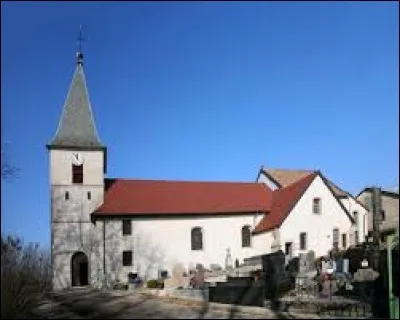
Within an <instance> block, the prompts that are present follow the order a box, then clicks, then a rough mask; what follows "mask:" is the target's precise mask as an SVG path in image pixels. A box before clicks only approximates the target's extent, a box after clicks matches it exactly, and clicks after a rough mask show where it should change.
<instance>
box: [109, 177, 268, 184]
mask: <svg viewBox="0 0 400 320" xmlns="http://www.w3.org/2000/svg"><path fill="white" fill-rule="evenodd" d="M105 180H117V181H131V182H176V183H229V184H250V185H259V184H260V183H258V182H252V181H219V180H169V179H140V178H133V179H130V178H105ZM260 185H261V184H260Z"/></svg>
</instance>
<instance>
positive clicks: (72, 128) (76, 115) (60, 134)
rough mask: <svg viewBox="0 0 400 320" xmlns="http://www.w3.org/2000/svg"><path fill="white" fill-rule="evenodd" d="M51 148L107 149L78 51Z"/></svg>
mask: <svg viewBox="0 0 400 320" xmlns="http://www.w3.org/2000/svg"><path fill="white" fill-rule="evenodd" d="M47 147H48V148H49V149H58V148H79V149H91V150H93V149H96V150H99V149H105V147H104V145H103V144H102V143H101V142H100V139H99V136H98V134H97V130H96V125H95V122H94V118H93V114H92V109H91V105H90V100H89V94H88V91H87V87H86V81H85V75H84V72H83V54H82V53H81V52H78V53H77V57H76V68H75V73H74V76H73V78H72V82H71V85H70V88H69V92H68V95H67V99H66V101H65V104H64V107H63V110H62V114H61V118H60V122H59V124H58V129H57V132H56V134H55V136H54V138H53V140H52V141H51V142H50V143H49V144H48V145H47Z"/></svg>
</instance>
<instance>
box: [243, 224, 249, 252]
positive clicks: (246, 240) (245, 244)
mask: <svg viewBox="0 0 400 320" xmlns="http://www.w3.org/2000/svg"><path fill="white" fill-rule="evenodd" d="M250 245H251V230H250V226H244V227H242V247H243V248H245V247H250Z"/></svg>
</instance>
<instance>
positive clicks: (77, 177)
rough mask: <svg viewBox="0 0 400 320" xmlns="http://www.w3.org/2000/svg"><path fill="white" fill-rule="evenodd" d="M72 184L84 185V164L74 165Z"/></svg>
mask: <svg viewBox="0 0 400 320" xmlns="http://www.w3.org/2000/svg"><path fill="white" fill-rule="evenodd" d="M72 183H76V184H82V183H83V164H81V165H76V164H73V165H72Z"/></svg>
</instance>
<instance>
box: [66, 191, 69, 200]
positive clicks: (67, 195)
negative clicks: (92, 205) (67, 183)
mask: <svg viewBox="0 0 400 320" xmlns="http://www.w3.org/2000/svg"><path fill="white" fill-rule="evenodd" d="M65 200H69V192H68V191H65Z"/></svg>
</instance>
